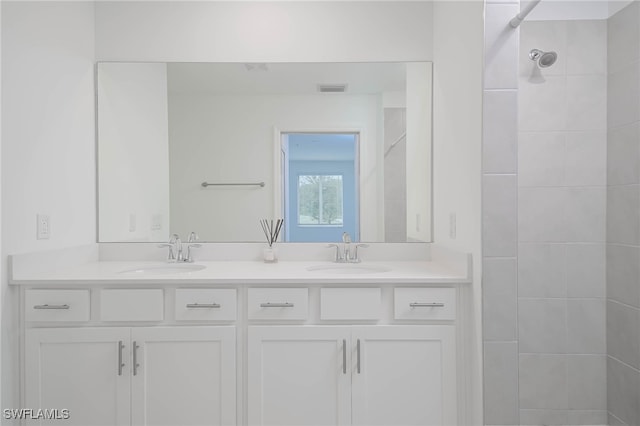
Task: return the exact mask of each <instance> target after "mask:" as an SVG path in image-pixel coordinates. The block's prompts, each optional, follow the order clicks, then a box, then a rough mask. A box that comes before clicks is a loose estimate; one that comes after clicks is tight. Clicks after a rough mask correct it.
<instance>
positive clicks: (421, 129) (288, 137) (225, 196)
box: [97, 62, 432, 242]
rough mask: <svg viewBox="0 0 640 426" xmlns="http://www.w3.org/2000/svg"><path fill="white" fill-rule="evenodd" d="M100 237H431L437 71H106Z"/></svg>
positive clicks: (233, 66)
mask: <svg viewBox="0 0 640 426" xmlns="http://www.w3.org/2000/svg"><path fill="white" fill-rule="evenodd" d="M97 88H98V90H97V96H98V99H97V103H98V204H99V205H98V223H99V241H100V242H130V241H146V242H149V241H151V242H155V241H166V240H167V238H168V237H169V235H170V234H172V233H178V234H180V235H181V236H186V235H188V234H189V233H190V232H191V231H195V232H197V233H198V234H199V236H200V239H201V240H202V241H209V242H262V241H264V239H265V237H264V235H263V230H262V228H261V226H260V223H259V220H260V219H272V218H284V219H285V226H284V227H283V230H284V231H283V233H282V235H281V240H282V241H295V242H331V241H339V240H340V238H341V236H342V233H343V232H349V234H350V235H351V236H352V239H353V240H354V241H365V242H407V241H420V242H425V241H431V216H432V214H431V210H432V208H431V193H432V190H431V162H432V150H431V134H432V132H431V122H432V120H431V109H432V64H431V63H430V62H408V63H390V62H388V63H122V62H103V63H99V64H98V65H97Z"/></svg>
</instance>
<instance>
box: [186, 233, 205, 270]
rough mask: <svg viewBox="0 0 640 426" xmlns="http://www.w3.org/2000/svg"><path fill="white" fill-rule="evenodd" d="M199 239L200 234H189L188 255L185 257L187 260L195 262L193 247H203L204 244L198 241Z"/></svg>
mask: <svg viewBox="0 0 640 426" xmlns="http://www.w3.org/2000/svg"><path fill="white" fill-rule="evenodd" d="M199 239H200V238H198V234H196V233H195V232H191V234H189V239H188V240H187V257H186V258H185V259H184V261H185V262H188V263H193V253H191V249H194V248H200V247H202V244H200V243H198V242H197V241H198V240H199Z"/></svg>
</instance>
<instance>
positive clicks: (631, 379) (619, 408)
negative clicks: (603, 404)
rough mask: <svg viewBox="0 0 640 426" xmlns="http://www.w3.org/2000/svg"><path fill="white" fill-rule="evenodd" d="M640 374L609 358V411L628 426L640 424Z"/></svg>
mask: <svg viewBox="0 0 640 426" xmlns="http://www.w3.org/2000/svg"><path fill="white" fill-rule="evenodd" d="M638 401H640V372H638V370H635V369H633V368H631V367H629V366H628V365H625V364H622V363H621V362H619V361H617V360H615V359H613V358H611V357H608V358H607V409H608V410H609V412H611V413H612V414H613V415H614V416H616V417H617V418H618V419H620V420H622V421H623V422H624V423H626V424H627V425H639V424H640V404H638Z"/></svg>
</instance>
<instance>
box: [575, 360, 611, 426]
mask: <svg viewBox="0 0 640 426" xmlns="http://www.w3.org/2000/svg"><path fill="white" fill-rule="evenodd" d="M567 367H568V373H567V375H568V383H569V385H568V388H569V408H570V409H572V410H603V411H604V410H606V409H607V357H606V355H567ZM583 414H584V415H585V417H587V416H586V415H587V413H583ZM594 414H595V413H594ZM600 414H602V413H600ZM587 418H589V417H587ZM604 421H606V418H605V419H604ZM571 424H575V423H571ZM578 424H602V423H578Z"/></svg>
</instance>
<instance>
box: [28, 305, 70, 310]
mask: <svg viewBox="0 0 640 426" xmlns="http://www.w3.org/2000/svg"><path fill="white" fill-rule="evenodd" d="M69 308H70V306H69V305H67V304H64V305H35V306H34V307H33V309H69Z"/></svg>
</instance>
